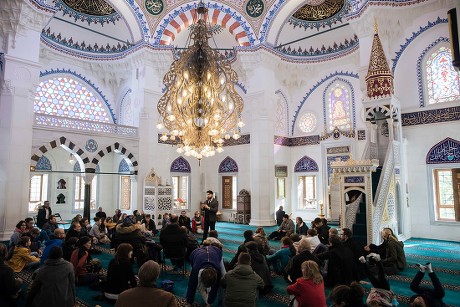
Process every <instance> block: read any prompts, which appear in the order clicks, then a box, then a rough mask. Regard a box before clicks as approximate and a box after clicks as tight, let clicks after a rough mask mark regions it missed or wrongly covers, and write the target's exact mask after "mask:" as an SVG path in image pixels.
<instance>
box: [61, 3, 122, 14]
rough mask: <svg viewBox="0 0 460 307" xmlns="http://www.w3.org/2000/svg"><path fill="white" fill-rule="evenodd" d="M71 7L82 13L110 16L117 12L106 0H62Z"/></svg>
mask: <svg viewBox="0 0 460 307" xmlns="http://www.w3.org/2000/svg"><path fill="white" fill-rule="evenodd" d="M61 1H62V2H64V4H65V5H67V6H68V7H69V8H71V9H73V10H74V11H76V12H78V13H82V14H88V15H93V16H108V15H112V14H114V13H116V11H115V10H114V8H113V7H112V6H111V5H110V4H108V3H107V2H105V0H61Z"/></svg>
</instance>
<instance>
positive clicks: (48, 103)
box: [34, 77, 112, 123]
mask: <svg viewBox="0 0 460 307" xmlns="http://www.w3.org/2000/svg"><path fill="white" fill-rule="evenodd" d="M34 111H35V113H41V114H48V115H54V116H62V117H70V118H77V119H82V120H89V121H95V122H103V123H112V118H111V115H110V111H109V110H108V108H107V106H106V105H105V103H104V102H101V101H100V100H99V99H98V97H97V96H96V95H95V94H93V93H92V92H91V91H90V90H89V89H88V88H87V87H86V86H85V85H84V84H81V83H79V82H78V81H76V80H74V79H72V78H70V77H56V78H52V79H49V80H45V81H42V82H40V84H39V85H38V87H37V91H36V94H35V102H34Z"/></svg>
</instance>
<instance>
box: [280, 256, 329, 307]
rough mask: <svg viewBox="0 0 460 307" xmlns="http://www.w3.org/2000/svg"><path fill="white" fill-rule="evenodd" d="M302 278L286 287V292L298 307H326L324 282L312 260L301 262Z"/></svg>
mask: <svg viewBox="0 0 460 307" xmlns="http://www.w3.org/2000/svg"><path fill="white" fill-rule="evenodd" d="M301 269H302V277H300V278H298V279H297V280H296V282H295V283H294V284H292V285H290V286H288V287H287V292H288V293H289V294H291V295H294V297H295V300H296V301H297V303H298V306H315V307H316V306H318V307H323V306H326V295H325V292H324V282H323V277H322V276H321V272H320V270H319V266H318V264H317V263H316V262H314V261H312V260H307V261H304V262H302V265H301Z"/></svg>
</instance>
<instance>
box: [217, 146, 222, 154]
mask: <svg viewBox="0 0 460 307" xmlns="http://www.w3.org/2000/svg"><path fill="white" fill-rule="evenodd" d="M216 151H217V152H218V153H221V152H223V151H224V149H223V148H222V146H217V148H216Z"/></svg>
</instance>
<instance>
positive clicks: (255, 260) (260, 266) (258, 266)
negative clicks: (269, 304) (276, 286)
mask: <svg viewBox="0 0 460 307" xmlns="http://www.w3.org/2000/svg"><path fill="white" fill-rule="evenodd" d="M248 252H249V255H251V267H252V269H253V270H254V272H256V273H257V275H259V276H260V277H261V278H262V280H263V281H264V285H265V286H264V289H263V290H262V291H261V292H262V293H268V292H269V291H270V290H271V289H272V288H273V284H272V277H271V275H270V269H269V268H268V265H267V261H266V260H265V256H264V255H262V254H261V253H259V252H258V251H252V250H248Z"/></svg>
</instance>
